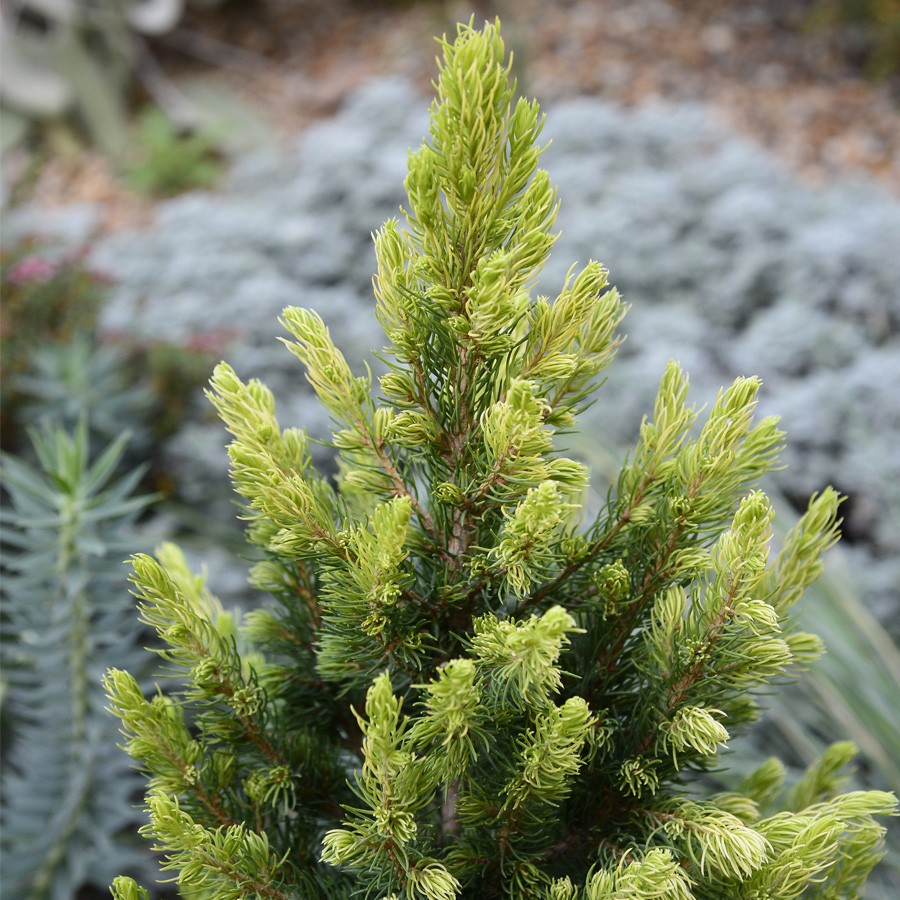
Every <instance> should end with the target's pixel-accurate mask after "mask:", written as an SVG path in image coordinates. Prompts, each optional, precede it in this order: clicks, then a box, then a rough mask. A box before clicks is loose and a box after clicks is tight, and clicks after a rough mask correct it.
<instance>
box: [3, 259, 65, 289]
mask: <svg viewBox="0 0 900 900" xmlns="http://www.w3.org/2000/svg"><path fill="white" fill-rule="evenodd" d="M54 275H56V266H55V265H54V264H53V263H52V262H50V260H48V259H44V258H43V257H42V256H29V257H27V258H26V259H21V260H19V262H17V263H16V264H15V265H14V266H12V267H11V268H10V270H9V272H8V273H7V278H8V279H9V283H10V284H26V283H28V282H29V281H30V282H34V283H36V284H44V283H46V282H48V281H50V279H51V278H53V276H54Z"/></svg>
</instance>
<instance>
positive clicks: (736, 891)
mask: <svg viewBox="0 0 900 900" xmlns="http://www.w3.org/2000/svg"><path fill="white" fill-rule="evenodd" d="M437 89H438V99H437V101H436V102H435V104H434V106H433V107H432V125H431V132H430V138H429V140H428V142H427V143H426V144H425V146H423V147H422V148H421V149H420V150H419V151H418V152H416V153H413V154H411V155H410V159H409V175H408V177H407V180H406V187H407V192H408V195H409V211H408V212H407V214H406V220H407V221H406V228H402V227H401V226H400V225H399V224H398V223H397V222H395V221H390V222H388V223H387V224H386V225H385V226H384V228H382V229H381V231H379V232H378V234H377V235H376V238H375V246H376V254H377V258H378V274H377V276H376V279H375V294H376V302H377V311H378V315H379V319H380V321H381V324H382V325H383V327H384V329H385V331H386V333H387V336H388V339H389V341H390V347H389V348H388V349H387V350H386V351H385V352H384V357H385V359H386V361H387V362H388V365H389V371H388V373H387V374H386V375H384V376H383V377H382V378H381V379H380V384H379V387H380V394H381V399H379V400H378V401H375V400H373V399H372V392H373V389H374V387H375V386H374V385H373V384H372V379H371V377H368V376H367V377H355V376H354V375H353V373H352V372H351V371H350V368H349V366H348V365H347V363H346V361H345V359H344V357H343V356H342V355H341V353H340V352H339V351H338V350H337V348H336V347H335V346H334V344H333V343H332V341H331V339H330V336H329V334H328V331H327V329H326V328H325V326H324V324H323V322H322V320H321V319H320V318H319V317H318V316H317V315H316V314H314V313H312V312H310V311H308V310H303V309H298V308H288V309H287V310H285V312H284V318H283V324H284V326H285V327H286V329H287V330H288V332H289V333H290V339H289V340H288V341H286V344H287V347H288V349H289V350H290V351H291V352H292V353H293V354H294V355H296V356H297V357H298V358H299V360H300V361H301V362H302V364H303V365H304V366H305V367H306V370H307V377H308V379H309V381H310V383H311V384H312V386H313V388H314V389H315V390H316V392H317V394H318V397H319V400H320V402H321V403H322V404H323V406H324V407H325V408H326V409H327V410H328V411H329V413H330V414H331V415H332V417H333V419H334V422H335V432H334V436H333V445H334V447H335V449H336V450H337V452H338V456H339V467H340V474H339V477H338V478H337V480H336V482H334V483H333V482H332V481H331V480H329V479H327V478H325V477H322V476H320V475H319V474H318V473H317V472H316V471H315V470H314V469H313V467H312V464H311V461H310V454H309V438H308V436H307V435H306V433H305V432H303V431H302V430H301V429H299V428H287V429H284V430H282V429H281V427H280V426H279V423H278V421H277V419H276V416H275V409H274V400H273V397H272V395H271V393H270V392H269V391H268V389H267V388H266V387H265V386H264V385H263V384H262V383H260V382H258V381H250V382H249V383H244V382H242V381H241V380H240V379H239V378H238V376H237V375H236V374H235V372H234V371H233V370H232V369H230V368H229V367H228V366H227V365H225V364H222V365H220V366H219V367H218V368H217V369H216V371H215V374H214V376H213V379H212V391H211V398H212V400H213V402H214V404H215V405H216V407H217V409H218V411H219V413H220V415H221V416H222V418H223V420H224V421H225V423H226V425H227V427H228V429H229V430H230V431H231V433H232V434H233V436H234V440H233V442H232V444H231V446H230V456H231V462H232V475H233V479H234V483H235V487H236V490H237V491H238V492H239V493H240V494H241V495H242V496H243V498H244V499H245V501H246V504H247V508H246V513H245V514H246V516H247V518H248V520H249V539H250V541H251V542H252V543H253V544H254V545H255V546H256V548H257V552H260V553H262V554H263V555H264V559H263V560H262V561H261V562H260V563H258V564H257V565H256V566H255V567H254V569H253V573H252V577H253V581H254V583H255V585H256V586H257V588H259V589H260V590H262V591H266V592H268V593H270V594H271V595H272V597H273V600H274V602H273V603H272V604H268V605H262V604H261V605H260V607H259V608H258V609H255V610H253V611H251V612H250V613H249V614H248V615H247V616H246V617H245V618H243V619H242V620H240V621H238V620H235V618H234V617H232V616H228V615H226V614H225V613H224V612H223V610H222V608H221V606H220V604H219V603H218V602H217V601H216V599H215V598H214V597H212V596H211V595H210V593H209V592H208V591H207V590H206V589H205V587H204V584H203V580H202V578H200V577H198V576H196V575H194V574H192V573H191V572H190V571H189V569H188V567H187V565H186V563H185V560H184V557H183V556H182V555H181V554H180V553H179V551H178V550H177V548H175V547H173V546H172V545H166V546H164V547H163V548H162V549H161V550H160V551H159V553H158V554H157V558H152V557H150V556H137V557H135V558H134V560H133V565H134V576H133V582H134V589H135V594H136V596H137V598H138V601H139V608H140V613H141V618H142V620H143V621H144V622H146V623H147V624H148V625H151V626H153V627H154V628H155V629H156V630H157V631H158V633H159V635H160V638H161V640H162V641H163V643H164V649H163V650H162V651H161V652H162V656H163V658H164V659H165V660H167V661H168V662H169V663H170V665H171V667H172V670H173V673H177V675H178V677H180V678H182V679H184V685H183V687H182V688H180V689H178V690H176V691H174V692H173V693H172V694H170V695H168V696H165V697H163V696H157V697H154V698H152V699H150V700H147V699H146V698H145V696H144V694H143V692H142V691H141V690H140V688H139V686H138V684H137V683H136V682H135V680H134V678H133V677H132V676H131V675H129V674H128V673H127V672H125V671H122V670H112V671H110V673H109V674H108V677H107V687H108V690H109V696H110V702H111V705H112V708H113V709H114V710H115V711H116V713H117V714H118V715H119V716H120V717H121V719H122V724H123V733H124V735H125V741H126V746H127V749H128V751H129V753H130V754H131V755H132V756H133V757H134V758H135V759H136V760H138V761H139V763H140V764H141V766H142V767H143V768H144V769H145V771H146V772H147V775H148V778H149V791H148V794H147V805H148V809H149V812H150V818H151V821H150V824H149V825H148V826H147V827H146V828H145V829H144V831H145V833H146V835H147V836H148V837H150V838H151V839H152V840H153V841H154V845H155V846H156V847H157V849H159V850H160V851H162V852H163V853H164V854H165V856H166V866H167V868H169V869H171V870H172V871H173V872H174V873H175V878H176V879H177V882H178V884H179V885H180V886H182V887H183V888H184V889H185V890H186V891H189V892H190V891H193V890H198V891H199V892H200V893H201V894H202V895H204V896H215V897H217V898H238V897H247V896H251V897H271V898H301V897H302V898H309V897H322V898H329V900H333V898H340V897H350V896H369V897H385V898H395V900H400V898H405V900H412V898H432V900H450V898H453V897H471V898H484V900H490V898H500V897H510V898H522V900H531V898H548V900H549V898H553V900H575V898H585V900H600V898H625V897H632V898H644V900H652V898H663V897H666V898H675V900H677V898H685V900H686V898H692V897H694V898H708V900H713V898H716V900H721V898H724V897H728V898H732V897H733V898H742V897H743V898H747V900H750V898H760V897H768V898H784V900H787V898H794V897H799V896H801V895H803V896H805V897H816V896H819V897H854V896H858V895H859V894H860V893H861V891H862V889H863V885H864V883H865V880H866V878H867V876H868V873H869V872H870V870H871V868H872V867H873V866H874V865H875V864H876V862H877V861H878V859H879V857H880V854H881V843H882V837H883V828H882V827H881V826H880V825H879V824H877V823H876V822H875V820H874V818H873V816H874V815H881V814H885V815H887V814H891V813H892V812H893V811H894V810H895V808H896V800H895V798H894V797H893V795H891V794H888V793H886V792H881V791H868V792H859V791H853V792H847V793H841V790H840V789H841V783H842V777H841V774H840V770H841V769H842V767H843V766H844V765H845V764H846V763H847V762H848V761H849V759H850V757H851V755H852V749H851V748H850V747H849V746H848V745H847V744H845V743H838V744H835V745H833V746H832V747H830V748H829V749H828V750H826V752H825V753H824V755H823V756H822V757H821V759H819V760H818V761H817V762H815V763H814V764H813V765H812V766H811V767H810V768H809V770H808V771H807V772H806V774H805V775H804V776H803V778H802V779H801V780H800V781H799V783H797V784H796V785H793V786H792V787H790V788H789V789H788V788H787V787H786V786H784V785H783V781H784V768H783V766H782V765H781V764H780V763H779V762H778V761H777V760H774V759H773V760H768V761H766V762H765V763H764V764H763V765H762V766H761V767H760V768H758V769H757V770H756V771H755V772H753V773H751V774H750V775H748V777H747V778H746V779H745V780H744V781H743V783H742V784H741V786H740V788H739V790H737V791H734V792H728V793H717V794H713V795H709V794H708V792H707V791H704V789H703V787H702V781H701V780H699V779H698V776H699V775H702V773H704V772H707V771H709V770H711V769H715V768H717V767H720V766H722V765H724V764H725V762H726V760H725V758H723V756H722V750H723V748H724V747H726V745H727V744H728V742H729V741H730V739H731V736H732V735H733V734H734V733H735V732H739V731H740V730H741V729H743V728H744V727H745V726H747V725H748V724H749V723H750V722H752V721H753V720H754V719H755V718H756V716H757V713H758V709H759V705H758V699H757V698H758V697H759V695H760V694H762V693H764V692H767V691H771V690H773V689H774V687H775V686H776V685H777V684H778V683H779V682H781V681H782V680H784V679H785V678H788V677H792V676H793V675H794V674H795V673H796V672H797V670H798V669H799V668H802V667H803V666H804V665H805V664H806V663H808V662H810V661H811V660H812V659H814V658H815V657H816V656H817V655H818V654H819V653H820V652H821V650H822V645H821V642H820V641H819V640H818V639H817V638H816V637H815V636H813V635H811V634H807V633H804V632H802V631H799V630H798V629H797V627H796V622H795V620H794V617H793V615H792V608H793V607H794V604H795V603H796V602H797V600H798V599H799V598H800V597H801V595H802V594H803V592H804V590H805V588H806V587H807V586H808V585H809V584H810V583H811V582H813V581H814V580H815V578H816V577H817V575H818V574H819V572H820V569H821V559H820V558H821V555H822V553H823V552H824V551H825V550H826V549H827V548H828V547H829V546H831V544H833V543H834V541H835V540H836V539H837V534H838V531H837V529H838V525H837V507H838V504H839V498H838V496H837V494H836V492H835V491H833V490H830V489H829V490H826V491H824V492H823V493H822V494H821V495H819V496H817V497H815V498H813V499H812V500H811V501H810V503H809V507H808V510H807V512H806V513H805V515H804V516H803V517H802V519H801V520H800V522H799V523H798V525H797V526H796V528H794V529H793V530H792V531H791V532H790V534H789V535H788V536H787V538H786V540H785V542H784V548H783V549H782V550H781V552H780V553H779V554H778V556H777V558H776V559H774V560H773V561H771V562H770V560H769V546H770V543H771V537H772V535H771V526H772V517H773V511H772V507H771V505H770V503H769V501H768V499H767V498H766V496H765V495H764V494H763V493H762V492H761V491H760V490H758V489H757V488H756V483H757V481H758V479H759V478H760V477H761V476H762V475H763V474H764V473H765V472H766V471H768V470H769V469H770V468H771V467H772V465H773V464H774V463H775V461H776V457H777V453H778V450H779V447H780V445H781V440H782V435H781V433H780V431H779V430H778V427H777V421H776V420H775V419H774V418H763V419H761V420H759V421H755V419H754V413H755V406H756V395H757V391H758V389H759V382H758V380H757V379H754V378H739V379H737V380H736V381H735V382H734V383H733V384H732V385H731V386H730V387H728V388H727V389H724V390H723V391H722V392H721V393H720V395H719V397H718V399H717V401H716V403H715V405H714V406H713V408H712V409H711V410H710V411H709V413H708V415H707V416H706V417H705V418H704V420H703V421H702V422H701V421H700V416H699V412H698V411H697V410H696V409H695V408H694V407H693V406H691V405H689V404H688V401H687V393H688V384H687V378H686V376H685V374H684V373H683V372H682V370H681V369H680V367H679V366H678V365H677V364H675V363H671V364H670V365H669V366H668V367H667V369H666V371H665V373H664V374H663V376H662V380H661V383H660V388H659V394H658V398H657V401H656V404H655V408H654V412H653V417H652V419H649V418H648V419H647V420H645V422H644V424H643V426H642V428H641V433H640V439H639V441H638V443H637V446H636V447H635V449H634V451H633V453H632V454H631V455H630V457H629V458H628V460H627V461H626V462H625V464H624V465H623V467H622V468H621V470H620V472H619V473H618V476H617V478H616V479H615V486H614V489H613V490H611V491H610V493H609V496H608V498H607V501H606V503H605V504H603V507H602V509H601V510H600V512H599V514H598V515H597V516H596V517H595V518H592V520H591V521H588V522H587V523H584V524H582V523H580V522H579V513H580V510H581V502H580V501H581V496H582V493H583V491H584V489H585V487H586V483H587V470H586V468H585V467H584V466H583V465H581V464H580V463H578V462H576V461H574V460H571V459H567V458H566V457H564V456H562V455H560V454H559V453H558V452H557V450H556V448H555V444H554V439H555V438H556V437H557V436H564V435H566V433H568V432H570V431H571V430H572V429H573V427H574V425H575V422H576V417H577V415H578V414H579V412H580V411H582V410H583V409H584V408H585V406H586V405H587V404H589V403H590V401H591V398H592V395H593V392H594V390H595V389H596V387H597V382H598V380H599V376H600V375H601V373H602V372H603V370H604V369H605V368H606V366H607V365H608V364H609V362H610V361H611V360H612V358H613V356H614V354H615V351H616V348H617V346H618V343H619V338H618V337H617V327H618V325H619V323H620V321H621V319H622V317H623V315H624V312H625V309H624V306H623V304H622V302H621V300H620V298H619V296H618V294H617V292H616V291H615V290H614V289H609V288H608V286H607V273H606V272H605V270H604V269H603V268H602V267H601V266H600V265H599V264H597V263H594V262H589V263H588V264H587V265H586V266H585V268H584V269H582V270H581V271H579V272H575V271H573V272H572V273H571V274H570V276H569V278H568V279H567V281H566V284H565V285H564V286H563V288H562V291H561V292H560V294H559V295H558V296H557V298H556V300H555V301H553V302H552V303H551V302H550V301H549V300H548V299H547V298H545V297H538V298H536V299H532V297H531V289H532V287H533V285H534V281H535V279H536V276H537V274H538V272H539V271H540V268H541V266H542V264H543V263H544V261H545V260H546V258H547V255H548V253H549V251H550V248H551V245H552V244H553V240H554V238H553V234H552V229H553V223H554V218H555V212H556V194H555V191H554V190H553V187H552V185H551V183H550V179H549V176H548V175H547V174H546V173H545V172H543V171H541V170H539V169H538V168H537V163H538V159H539V156H540V149H539V147H538V146H537V139H538V137H539V133H540V130H541V123H542V119H541V115H540V111H539V108H538V106H537V104H536V103H529V102H527V101H524V100H520V101H518V102H517V103H515V104H513V86H512V85H511V84H510V83H509V68H508V66H507V65H506V63H505V60H504V48H503V43H502V41H501V39H500V36H499V32H498V29H497V26H491V25H487V26H485V28H484V30H483V31H476V30H474V29H472V28H471V27H462V28H460V30H459V34H458V36H457V39H456V41H455V42H454V43H452V44H451V43H445V44H444V57H443V66H442V71H441V76H440V80H439V83H438V85H437ZM113 890H114V895H115V896H116V897H119V898H137V897H139V896H141V895H142V893H141V890H140V889H139V888H138V886H137V885H136V884H135V883H134V882H133V881H131V880H129V879H126V878H121V879H118V880H117V881H116V883H115V885H114V889H113Z"/></svg>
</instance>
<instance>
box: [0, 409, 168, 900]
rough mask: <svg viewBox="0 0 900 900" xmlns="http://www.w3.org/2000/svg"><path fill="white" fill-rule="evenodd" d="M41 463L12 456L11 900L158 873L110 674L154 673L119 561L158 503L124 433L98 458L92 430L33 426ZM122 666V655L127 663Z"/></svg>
mask: <svg viewBox="0 0 900 900" xmlns="http://www.w3.org/2000/svg"><path fill="white" fill-rule="evenodd" d="M33 440H34V446H35V450H36V452H37V456H38V465H37V466H32V465H31V464H29V463H27V462H25V461H24V460H22V459H19V458H16V457H13V456H10V455H7V454H3V457H2V465H0V473H2V483H3V489H4V492H5V496H4V508H3V510H2V512H0V524H2V530H0V545H2V549H3V581H2V595H3V612H2V627H3V641H2V644H0V650H2V663H3V679H4V687H5V691H4V705H3V725H4V729H5V731H7V732H8V733H7V734H6V735H5V737H6V738H7V739H6V740H5V741H4V760H3V762H4V766H3V777H2V805H0V817H2V832H0V847H2V866H0V885H2V894H3V896H4V897H10V898H13V897H15V898H22V900H36V898H45V897H49V898H67V897H73V896H75V895H76V894H77V893H78V891H79V890H80V889H82V888H84V887H85V886H87V885H94V886H95V888H96V887H99V886H101V885H105V884H107V883H108V882H109V880H110V878H112V877H113V875H114V874H115V873H116V872H117V871H121V869H122V868H123V867H127V868H129V869H131V870H132V871H135V872H144V873H151V872H154V871H156V870H155V866H154V865H153V863H152V861H151V859H150V857H149V855H148V854H146V853H145V852H143V851H142V848H141V846H140V844H139V842H137V841H135V840H134V831H135V828H136V827H137V825H138V824H139V822H140V821H141V819H142V816H141V815H140V813H139V811H137V810H136V809H135V805H134V796H135V792H136V791H138V790H139V787H140V784H139V781H138V780H137V779H136V777H135V773H134V772H133V771H131V770H130V769H129V766H128V765H127V760H126V759H125V758H124V757H123V756H122V755H121V753H118V752H117V750H116V747H115V737H116V729H115V722H114V721H113V720H112V719H110V717H109V716H108V715H107V714H106V712H105V708H104V707H105V703H104V695H103V690H102V684H101V679H102V675H103V672H104V670H105V668H106V667H107V666H109V665H116V664H118V665H128V666H131V667H134V668H135V670H136V671H138V670H140V669H144V670H146V663H145V661H144V660H145V656H146V654H145V653H144V652H143V650H142V649H141V644H142V641H141V639H140V638H141V629H140V627H139V626H138V623H137V622H135V620H134V616H133V614H132V612H131V610H130V608H129V606H128V604H126V603H123V602H122V593H123V591H124V588H125V578H124V573H123V572H122V571H121V569H120V566H119V565H118V564H119V562H120V560H121V559H122V557H123V556H124V555H125V554H126V553H133V552H134V551H135V549H136V547H137V546H138V544H137V542H136V538H135V537H134V534H133V532H132V530H131V527H130V526H131V525H132V524H133V522H134V519H135V517H136V516H137V514H138V513H139V512H140V511H141V510H142V509H144V508H145V507H146V505H147V502H148V499H147V498H146V497H140V496H134V493H133V492H134V489H135V487H136V485H137V481H138V478H139V476H140V472H139V471H138V472H135V473H133V474H131V475H130V476H125V477H121V476H120V475H119V474H118V473H117V466H118V463H119V460H120V459H121V456H122V452H123V450H124V446H125V438H124V437H123V438H120V439H119V440H118V441H115V442H114V443H113V444H111V445H110V446H109V447H108V449H107V450H106V451H105V452H104V453H102V454H100V455H99V456H97V458H95V459H91V458H90V454H89V449H88V447H89V440H88V428H87V426H86V425H83V426H82V427H80V428H78V429H76V430H75V432H74V433H72V434H69V433H67V432H65V431H63V430H62V429H60V428H52V427H47V428H45V429H43V430H42V431H38V432H35V433H34V434H33ZM116 661H118V662H116Z"/></svg>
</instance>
